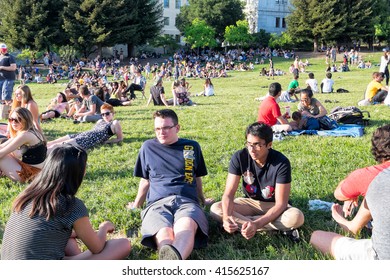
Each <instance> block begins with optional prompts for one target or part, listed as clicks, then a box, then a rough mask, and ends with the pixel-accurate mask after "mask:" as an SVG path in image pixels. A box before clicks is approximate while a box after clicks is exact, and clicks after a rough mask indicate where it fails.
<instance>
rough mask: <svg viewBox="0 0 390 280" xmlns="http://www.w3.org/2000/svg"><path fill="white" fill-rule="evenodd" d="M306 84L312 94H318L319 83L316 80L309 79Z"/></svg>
mask: <svg viewBox="0 0 390 280" xmlns="http://www.w3.org/2000/svg"><path fill="white" fill-rule="evenodd" d="M306 84H307V85H309V86H310V88H311V91H312V92H314V93H316V92H318V82H317V80H316V79H307V80H306Z"/></svg>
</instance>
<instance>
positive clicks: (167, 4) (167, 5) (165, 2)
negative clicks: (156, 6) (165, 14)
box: [164, 0, 169, 8]
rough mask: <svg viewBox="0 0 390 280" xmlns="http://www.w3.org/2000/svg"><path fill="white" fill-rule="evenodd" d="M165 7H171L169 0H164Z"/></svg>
mask: <svg viewBox="0 0 390 280" xmlns="http://www.w3.org/2000/svg"><path fill="white" fill-rule="evenodd" d="M164 8H169V0H164Z"/></svg>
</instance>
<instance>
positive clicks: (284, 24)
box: [282, 18, 286, 28]
mask: <svg viewBox="0 0 390 280" xmlns="http://www.w3.org/2000/svg"><path fill="white" fill-rule="evenodd" d="M282 28H286V19H285V18H282Z"/></svg>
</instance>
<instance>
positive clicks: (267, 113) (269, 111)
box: [257, 96, 282, 126]
mask: <svg viewBox="0 0 390 280" xmlns="http://www.w3.org/2000/svg"><path fill="white" fill-rule="evenodd" d="M281 115H282V113H281V112H280V107H279V105H278V103H276V100H275V98H273V97H272V96H267V97H266V98H264V100H263V102H261V104H260V107H259V113H258V117H257V121H258V122H263V123H266V124H268V125H269V126H273V125H275V124H276V123H277V122H278V120H277V118H278V117H280V116H281Z"/></svg>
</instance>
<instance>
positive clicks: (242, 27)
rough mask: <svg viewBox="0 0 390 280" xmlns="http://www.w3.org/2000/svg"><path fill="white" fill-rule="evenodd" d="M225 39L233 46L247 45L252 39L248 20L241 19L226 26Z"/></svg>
mask: <svg viewBox="0 0 390 280" xmlns="http://www.w3.org/2000/svg"><path fill="white" fill-rule="evenodd" d="M224 37H225V41H226V42H228V43H229V44H230V45H233V46H246V45H248V44H249V43H250V42H251V41H252V36H251V34H249V26H248V22H247V21H246V20H239V21H237V22H236V25H229V26H226V29H225V35H224Z"/></svg>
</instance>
